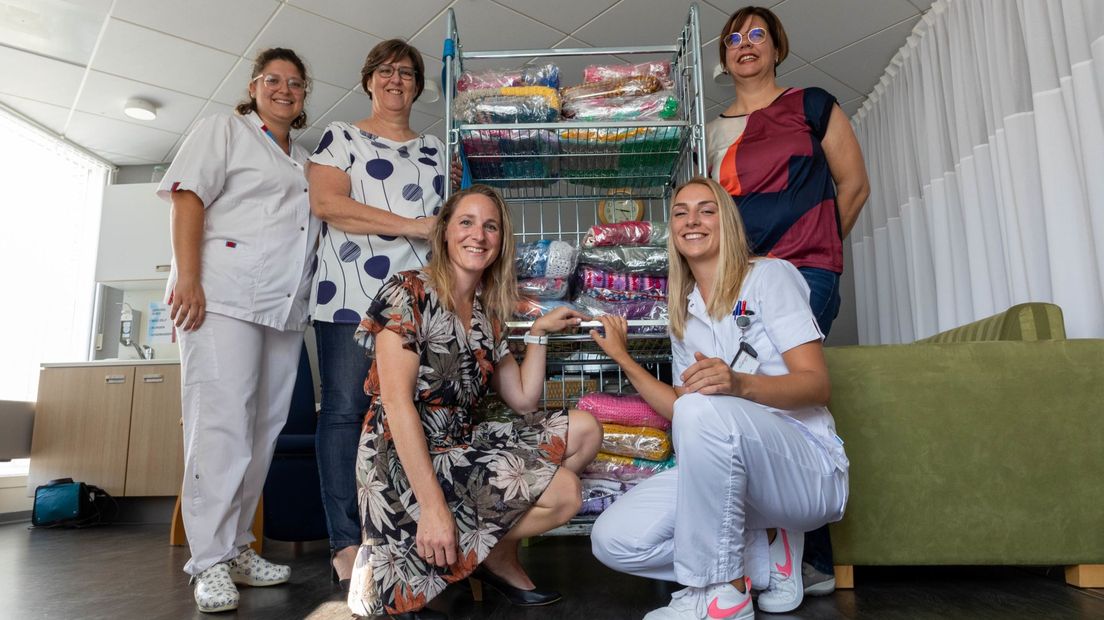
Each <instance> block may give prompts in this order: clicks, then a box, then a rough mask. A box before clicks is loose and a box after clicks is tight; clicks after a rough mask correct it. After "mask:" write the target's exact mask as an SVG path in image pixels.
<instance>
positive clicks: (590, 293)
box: [581, 287, 667, 304]
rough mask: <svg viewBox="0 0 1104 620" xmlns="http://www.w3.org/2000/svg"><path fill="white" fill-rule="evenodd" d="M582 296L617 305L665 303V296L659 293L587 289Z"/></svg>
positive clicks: (597, 288)
mask: <svg viewBox="0 0 1104 620" xmlns="http://www.w3.org/2000/svg"><path fill="white" fill-rule="evenodd" d="M581 293H582V294H584V295H586V296H587V297H590V298H592V299H597V300H598V301H603V302H606V303H611V304H619V303H621V302H624V301H664V302H665V301H667V294H666V293H661V292H659V291H615V290H613V289H611V288H601V287H595V288H588V289H583V290H582V291H581Z"/></svg>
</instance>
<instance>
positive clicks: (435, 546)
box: [414, 502, 457, 568]
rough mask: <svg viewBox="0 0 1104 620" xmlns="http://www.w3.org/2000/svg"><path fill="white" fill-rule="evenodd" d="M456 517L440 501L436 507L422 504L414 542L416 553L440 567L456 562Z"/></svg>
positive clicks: (446, 505)
mask: <svg viewBox="0 0 1104 620" xmlns="http://www.w3.org/2000/svg"><path fill="white" fill-rule="evenodd" d="M456 541H457V537H456V519H455V518H453V516H452V513H451V512H450V511H449V509H448V504H446V503H444V502H441V505H440V506H438V507H429V506H422V512H421V515H419V517H418V533H417V535H416V537H415V539H414V544H415V547H416V549H417V550H418V555H420V556H422V557H423V558H424V559H425V561H426V562H428V563H429V564H434V565H436V566H440V567H442V568H444V567H446V566H450V565H452V564H455V563H456V556H457V553H456Z"/></svg>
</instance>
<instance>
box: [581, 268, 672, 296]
mask: <svg viewBox="0 0 1104 620" xmlns="http://www.w3.org/2000/svg"><path fill="white" fill-rule="evenodd" d="M577 277H578V280H579V287H580V288H582V289H584V290H585V289H591V288H608V289H612V290H615V291H637V292H659V293H663V294H666V293H667V278H665V277H663V276H652V275H647V274H640V273H617V272H613V271H605V270H603V269H598V268H597V267H591V266H589V265H583V266H581V267H580V268H579V273H578V276H577Z"/></svg>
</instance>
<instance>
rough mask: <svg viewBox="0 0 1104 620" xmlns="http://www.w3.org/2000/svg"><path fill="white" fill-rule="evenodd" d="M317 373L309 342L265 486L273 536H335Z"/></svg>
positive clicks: (267, 529) (267, 528)
mask: <svg viewBox="0 0 1104 620" xmlns="http://www.w3.org/2000/svg"><path fill="white" fill-rule="evenodd" d="M317 424H318V412H317V410H316V409H315V405H314V375H313V374H312V373H311V368H310V361H309V360H308V358H307V345H306V343H304V344H303V348H302V350H301V351H300V354H299V371H298V375H297V376H296V377H295V388H294V390H293V391H292V394H291V408H290V410H289V412H288V419H287V424H285V425H284V430H282V431H280V436H279V437H278V438H277V439H276V452H275V454H273V457H272V466H271V467H270V468H269V470H268V478H267V479H266V480H265V486H264V535H265V537H266V538H271V539H272V540H282V541H287V542H303V541H308V540H321V539H325V538H328V537H329V533H328V532H327V530H326V517H325V512H324V510H323V508H322V491H321V485H320V483H319V481H318V464H317V461H316V460H315V450H314V432H315V428H316V427H317Z"/></svg>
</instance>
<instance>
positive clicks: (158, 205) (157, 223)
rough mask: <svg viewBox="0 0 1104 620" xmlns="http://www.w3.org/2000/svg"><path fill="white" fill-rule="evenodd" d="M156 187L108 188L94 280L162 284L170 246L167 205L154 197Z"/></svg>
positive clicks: (153, 185)
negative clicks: (158, 281)
mask: <svg viewBox="0 0 1104 620" xmlns="http://www.w3.org/2000/svg"><path fill="white" fill-rule="evenodd" d="M156 190H157V184H156V183H135V184H129V185H108V186H107V187H106V188H105V189H104V200H103V214H102V215H101V217H100V248H99V250H98V254H97V256H96V280H97V281H98V282H114V281H119V280H164V279H165V278H167V277H168V276H169V264H170V263H171V262H172V243H171V241H170V235H169V210H170V207H169V203H167V202H165V201H164V200H161V199H160V198H158V197H157V195H156V194H155V191H156Z"/></svg>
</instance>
